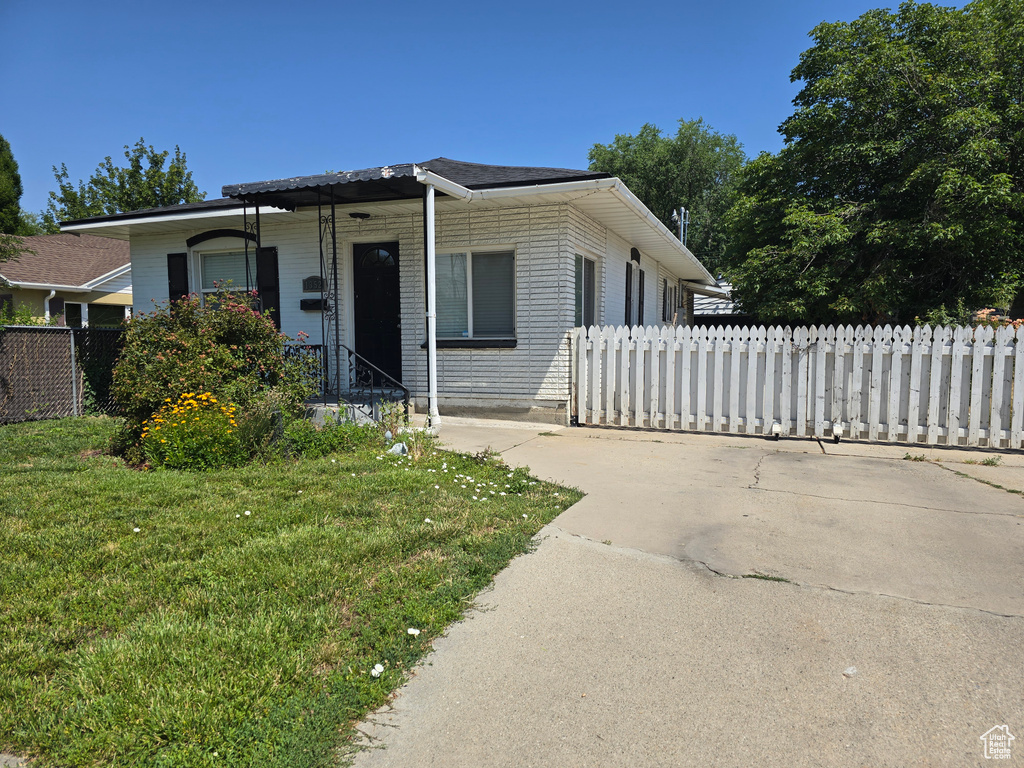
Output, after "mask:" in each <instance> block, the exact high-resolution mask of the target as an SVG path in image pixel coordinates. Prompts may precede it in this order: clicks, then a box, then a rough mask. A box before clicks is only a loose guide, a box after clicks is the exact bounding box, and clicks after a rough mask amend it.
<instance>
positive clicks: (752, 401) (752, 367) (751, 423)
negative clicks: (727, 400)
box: [743, 327, 765, 435]
mask: <svg viewBox="0 0 1024 768" xmlns="http://www.w3.org/2000/svg"><path fill="white" fill-rule="evenodd" d="M746 333H747V409H746V412H745V413H744V414H743V416H744V419H745V421H744V429H743V431H744V432H745V433H746V434H748V435H753V434H754V433H755V431H756V430H757V367H758V359H759V358H760V355H761V351H760V347H761V344H762V342H763V340H764V333H765V331H764V328H763V327H759V328H747V330H746Z"/></svg>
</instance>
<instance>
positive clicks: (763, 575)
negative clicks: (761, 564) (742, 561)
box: [743, 572, 793, 584]
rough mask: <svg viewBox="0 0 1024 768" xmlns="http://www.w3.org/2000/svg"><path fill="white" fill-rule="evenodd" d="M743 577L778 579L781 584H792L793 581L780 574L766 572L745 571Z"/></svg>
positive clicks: (763, 579) (765, 579)
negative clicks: (770, 574)
mask: <svg viewBox="0 0 1024 768" xmlns="http://www.w3.org/2000/svg"><path fill="white" fill-rule="evenodd" d="M743 578H744V579H760V580H761V581H778V582H781V583H783V584H792V583H793V582H792V581H790V580H789V579H787V578H784V577H782V576H769V575H768V574H767V573H757V572H754V573H747V574H744V575H743Z"/></svg>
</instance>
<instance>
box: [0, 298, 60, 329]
mask: <svg viewBox="0 0 1024 768" xmlns="http://www.w3.org/2000/svg"><path fill="white" fill-rule="evenodd" d="M59 320H60V317H59V316H55V315H51V316H50V319H49V321H47V320H45V319H44V318H42V317H36V316H35V315H34V314H32V310H31V309H29V307H28V305H27V304H25V303H19V304H18V305H17V306H13V305H12V304H8V303H4V304H2V305H0V325H57V323H58V321H59Z"/></svg>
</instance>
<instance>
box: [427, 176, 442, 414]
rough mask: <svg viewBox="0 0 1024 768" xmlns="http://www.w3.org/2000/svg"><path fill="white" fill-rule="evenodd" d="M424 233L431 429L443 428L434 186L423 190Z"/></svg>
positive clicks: (428, 392)
mask: <svg viewBox="0 0 1024 768" xmlns="http://www.w3.org/2000/svg"><path fill="white" fill-rule="evenodd" d="M423 195H424V206H423V232H424V245H425V247H426V251H427V414H428V417H429V424H430V426H431V427H439V426H441V414H440V413H438V411H437V284H436V278H437V258H436V253H435V251H434V247H435V243H434V186H433V185H432V184H427V185H426V187H425V188H424V190H423Z"/></svg>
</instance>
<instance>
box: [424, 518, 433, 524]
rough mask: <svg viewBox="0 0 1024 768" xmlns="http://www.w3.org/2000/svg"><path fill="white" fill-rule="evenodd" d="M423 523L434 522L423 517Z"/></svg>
mask: <svg viewBox="0 0 1024 768" xmlns="http://www.w3.org/2000/svg"><path fill="white" fill-rule="evenodd" d="M423 522H424V523H432V522H434V521H433V520H431V519H430V518H429V517H424V518H423Z"/></svg>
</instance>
